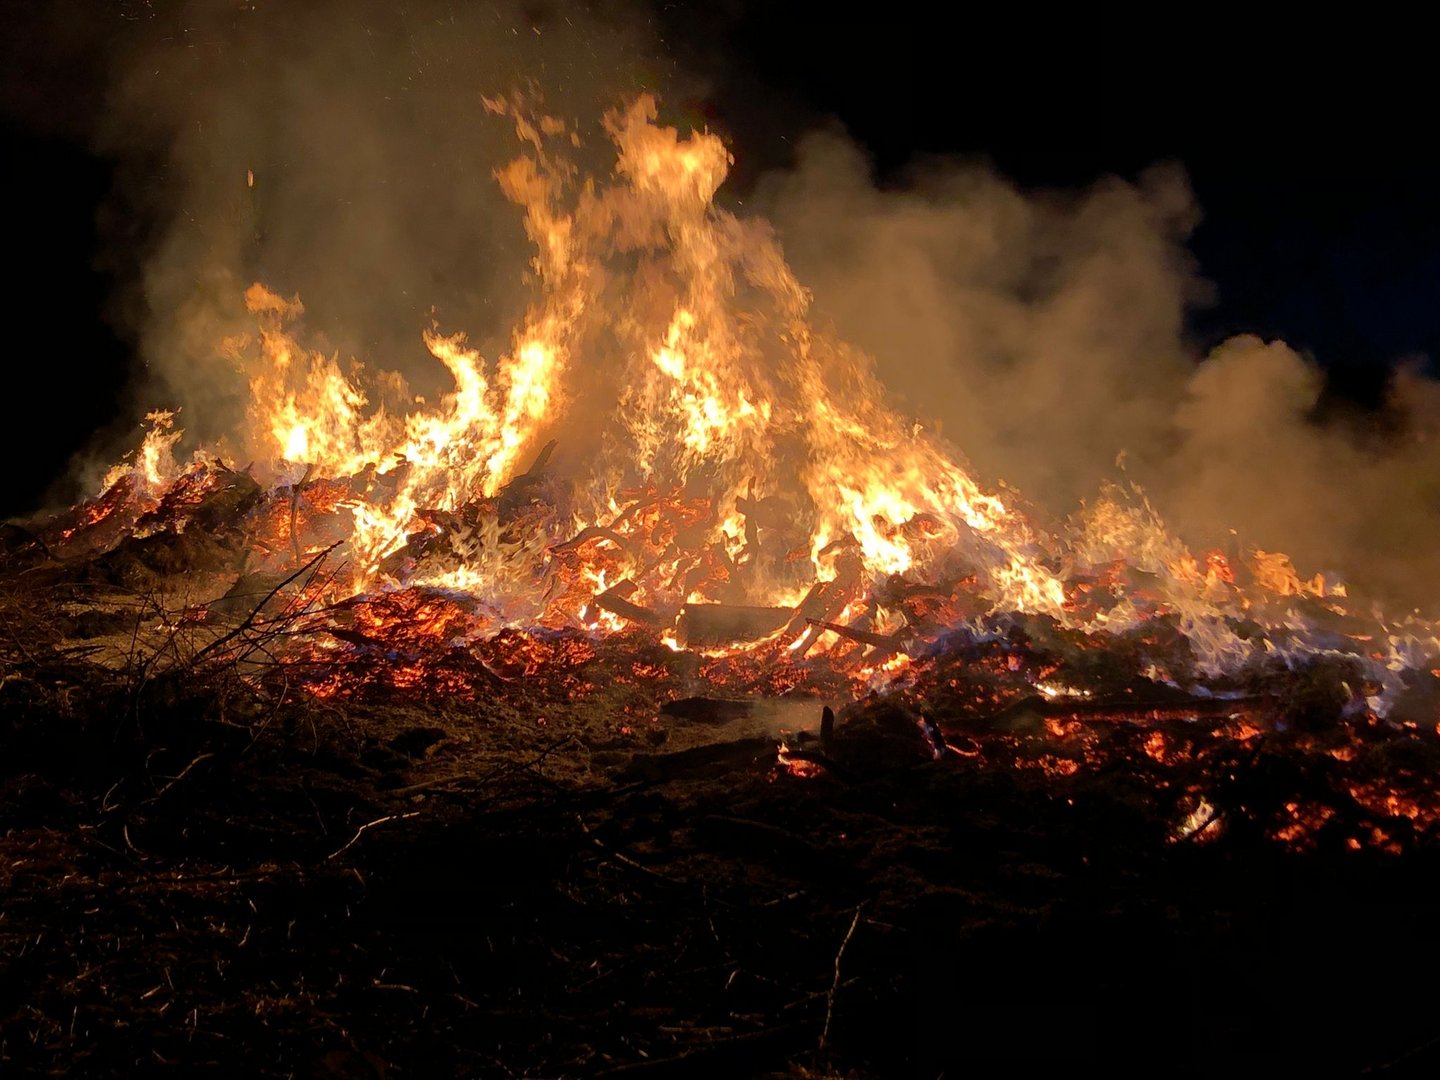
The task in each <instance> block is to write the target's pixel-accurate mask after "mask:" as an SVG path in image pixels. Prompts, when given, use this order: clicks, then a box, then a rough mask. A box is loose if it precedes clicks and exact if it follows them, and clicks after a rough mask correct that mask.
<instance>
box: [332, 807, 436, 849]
mask: <svg viewBox="0 0 1440 1080" xmlns="http://www.w3.org/2000/svg"><path fill="white" fill-rule="evenodd" d="M419 816H420V811H419V810H411V811H410V812H409V813H405V814H386V815H385V816H384V817H378V818H376V819H375V820H374V821H367V822H366V823H365V824H364V825H361V826H360V828H358V829H356V830H355V835H354V836H352V837H351V838H350V839H349V840H347V841H346V842H345V845H344V847H341V848H338V849H337V850H335V851H332V852H331V853H330V854H329V855H327V856H325V861H326V862H330V861H332V860H334V859H338V858H339V857H340V856H341V855H343V854H345V852H347V851H349V850H350V848H351V847H352V846H353V845H354V844H355V841H357V840H359V839H360V837H362V836H363V835H365V833H366V832H367V831H368V830H370V829H373V828H375V826H377V825H384V824H385V823H386V822H387V821H404V820H405V819H406V818H412V817H419Z"/></svg>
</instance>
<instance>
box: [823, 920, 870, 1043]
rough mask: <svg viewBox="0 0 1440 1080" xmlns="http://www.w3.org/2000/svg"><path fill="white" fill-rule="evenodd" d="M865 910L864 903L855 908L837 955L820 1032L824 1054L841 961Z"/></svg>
mask: <svg viewBox="0 0 1440 1080" xmlns="http://www.w3.org/2000/svg"><path fill="white" fill-rule="evenodd" d="M864 910H865V903H864V901H861V902H860V903H859V904H857V905H856V906H855V917H854V918H853V919H851V920H850V929H849V930H846V931H845V938H844V940H842V941H841V942H840V949H839V951H837V952H836V953H835V977H834V978H833V979H831V980H830V990H829V992H828V993H827V994H826V995H825V1027H824V1028H823V1029H821V1031H820V1050H821V1051H822V1052H823V1051H824V1049H825V1046H826V1044H827V1043H828V1042H829V1041H830V1021H831V1020H832V1019H834V1016H835V995H836V994H837V993H839V992H840V960H841V958H842V957H844V955H845V949H846V947H847V946H849V944H850V939H851V938H852V937H854V936H855V927H857V926H859V925H860V913H861V912H862V911H864Z"/></svg>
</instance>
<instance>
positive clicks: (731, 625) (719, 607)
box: [679, 604, 794, 646]
mask: <svg viewBox="0 0 1440 1080" xmlns="http://www.w3.org/2000/svg"><path fill="white" fill-rule="evenodd" d="M793 615H794V611H793V610H792V609H790V608H780V607H750V606H747V605H743V604H686V605H685V606H684V607H682V608H681V609H680V623H679V632H680V639H681V640H682V641H684V642H685V643H687V644H689V645H701V646H704V645H733V644H736V643H739V642H748V641H759V640H761V639H762V638H767V637H769V636H771V635H772V634H775V633H776V632H778V631H780V630H782V629H784V627H785V626H786V624H787V623H789V622H790V619H791V617H792V616H793Z"/></svg>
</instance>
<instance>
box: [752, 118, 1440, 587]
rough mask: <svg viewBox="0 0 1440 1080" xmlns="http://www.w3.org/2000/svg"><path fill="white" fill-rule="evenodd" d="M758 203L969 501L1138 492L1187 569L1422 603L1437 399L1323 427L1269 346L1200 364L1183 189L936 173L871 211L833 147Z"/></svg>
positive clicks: (1438, 512) (826, 145) (1406, 399)
mask: <svg viewBox="0 0 1440 1080" xmlns="http://www.w3.org/2000/svg"><path fill="white" fill-rule="evenodd" d="M757 202H758V204H759V205H760V206H762V207H763V208H764V212H766V213H767V214H768V215H769V216H771V218H772V219H773V220H774V222H775V223H776V226H777V228H778V230H779V233H780V236H781V239H782V240H783V242H784V243H785V245H786V251H787V254H788V256H789V258H790V260H791V262H792V263H793V265H794V266H795V268H796V271H797V273H798V275H799V276H800V278H801V279H802V280H803V281H805V282H806V283H807V284H808V285H810V286H811V287H812V288H813V289H814V292H815V302H816V308H817V310H818V312H819V313H821V315H822V316H823V317H827V318H829V319H830V320H832V321H833V324H834V326H835V328H836V330H837V331H838V332H839V334H840V335H841V336H843V337H847V338H849V339H851V340H853V341H855V342H857V343H858V344H860V345H862V346H863V347H864V348H865V349H866V350H868V351H869V352H870V353H872V354H873V355H874V356H875V357H876V358H877V362H878V364H879V366H880V369H881V372H882V374H883V375H884V378H885V382H886V384H887V385H888V386H889V387H890V388H891V389H892V390H893V391H894V392H895V393H896V394H897V395H898V396H899V397H900V399H901V400H902V401H903V403H904V404H905V406H906V407H907V408H909V409H910V410H911V411H913V412H914V413H916V414H917V415H919V416H921V417H923V418H926V419H929V420H931V421H932V422H938V423H939V424H940V425H941V426H942V428H943V431H944V433H945V434H946V435H947V436H948V437H949V438H950V439H951V440H952V441H953V442H954V443H955V444H956V445H957V446H959V447H960V448H961V449H962V450H963V451H964V453H965V454H967V455H968V456H969V458H970V460H971V461H972V462H973V464H974V465H975V467H976V468H977V470H978V471H979V473H980V474H981V476H982V478H983V479H985V480H987V481H989V482H991V483H994V482H996V481H998V480H1002V479H1003V480H1005V481H1008V482H1010V483H1012V484H1013V485H1014V486H1016V487H1018V488H1019V489H1020V490H1021V491H1022V492H1023V493H1025V494H1026V495H1027V496H1029V497H1030V498H1031V499H1033V500H1035V501H1037V502H1038V503H1040V504H1041V506H1043V507H1044V508H1046V509H1047V510H1049V511H1050V512H1051V513H1053V514H1057V515H1058V514H1064V513H1067V512H1069V511H1071V510H1072V509H1073V508H1075V507H1077V506H1078V505H1079V504H1080V503H1082V502H1083V501H1085V500H1087V499H1092V498H1093V497H1095V496H1096V494H1097V493H1098V491H1099V489H1100V485H1101V484H1102V483H1103V482H1105V481H1107V480H1111V481H1114V480H1122V479H1123V480H1126V481H1129V482H1135V483H1138V484H1140V485H1142V486H1143V488H1144V489H1145V491H1146V493H1147V494H1148V495H1149V497H1150V499H1151V502H1152V503H1153V504H1154V505H1155V506H1156V508H1157V509H1158V510H1159V511H1160V513H1161V514H1162V516H1163V517H1164V518H1165V519H1166V521H1167V523H1168V524H1169V525H1170V526H1171V527H1172V528H1173V529H1174V530H1175V531H1177V532H1178V533H1179V534H1180V535H1181V536H1182V537H1184V538H1185V539H1186V540H1187V541H1189V542H1190V543H1192V544H1193V545H1196V546H1200V547H1210V546H1220V547H1221V548H1222V549H1227V550H1233V549H1234V547H1235V546H1236V545H1237V544H1238V545H1240V546H1243V547H1246V548H1261V549H1265V550H1272V551H1274V550H1279V551H1285V552H1288V553H1290V554H1291V555H1292V556H1293V558H1294V560H1295V562H1296V564H1297V565H1298V566H1299V567H1301V569H1302V572H1306V573H1314V572H1321V571H1323V572H1327V573H1330V574H1338V575H1339V576H1340V577H1341V578H1342V579H1354V580H1356V581H1359V582H1361V583H1363V584H1364V585H1366V586H1367V587H1368V588H1369V589H1370V590H1372V591H1376V592H1379V593H1383V594H1385V595H1386V596H1387V597H1389V598H1390V599H1392V600H1393V599H1399V600H1402V601H1404V602H1405V603H1407V604H1423V605H1426V606H1430V605H1433V604H1434V603H1435V601H1436V600H1437V599H1440V597H1437V595H1436V593H1437V587H1440V556H1437V554H1436V550H1435V546H1434V545H1433V544H1432V543H1429V542H1427V538H1428V537H1430V536H1433V535H1434V534H1435V531H1436V529H1437V527H1440V499H1437V493H1440V470H1437V466H1440V453H1437V449H1436V446H1435V441H1434V432H1435V429H1436V426H1437V421H1440V412H1437V405H1440V386H1437V385H1436V384H1435V383H1433V382H1431V381H1430V380H1427V379H1425V378H1424V377H1422V376H1421V375H1420V374H1419V373H1418V371H1417V370H1415V369H1414V367H1413V366H1409V367H1400V368H1397V370H1396V371H1395V373H1394V375H1393V378H1392V381H1391V391H1390V400H1389V403H1388V405H1387V408H1386V409H1385V410H1384V413H1383V415H1382V416H1380V417H1360V416H1357V415H1345V414H1341V415H1339V416H1338V418H1337V416H1336V415H1335V410H1333V409H1328V410H1324V412H1323V414H1322V412H1321V410H1319V409H1318V406H1319V404H1320V401H1321V395H1322V392H1323V389H1324V384H1325V377H1324V373H1323V370H1322V369H1321V368H1320V367H1319V366H1318V364H1316V363H1315V362H1314V361H1313V360H1312V359H1310V358H1307V357H1304V356H1301V355H1299V354H1298V353H1297V352H1296V351H1294V350H1293V349H1291V348H1290V347H1288V346H1287V345H1286V344H1285V343H1283V342H1278V341H1276V342H1268V343H1267V342H1264V341H1261V340H1259V339H1258V338H1255V337H1252V336H1238V337H1235V338H1233V339H1231V340H1228V341H1226V342H1224V343H1223V344H1221V345H1220V346H1218V347H1216V348H1214V349H1213V350H1211V351H1209V352H1208V353H1202V352H1201V351H1199V350H1198V349H1197V348H1196V347H1195V346H1194V345H1193V343H1191V342H1190V341H1189V340H1187V335H1186V332H1185V318H1186V313H1187V311H1189V310H1191V308H1192V306H1193V305H1196V304H1201V303H1205V302H1206V301H1207V300H1208V298H1209V297H1210V295H1211V287H1210V286H1209V285H1208V284H1207V283H1206V282H1205V281H1204V280H1203V277H1202V276H1201V268H1200V267H1198V266H1197V265H1196V263H1195V261H1194V259H1193V258H1192V257H1191V256H1190V254H1189V253H1188V251H1187V249H1186V246H1185V245H1186V240H1187V237H1188V236H1189V234H1190V232H1191V230H1192V229H1193V228H1194V226H1195V225H1196V224H1197V223H1198V221H1199V213H1200V208H1199V207H1197V206H1196V204H1195V200H1194V198H1193V196H1192V194H1191V192H1190V190H1189V188H1188V186H1187V183H1186V179H1185V174H1184V171H1183V168H1182V167H1181V166H1180V165H1178V164H1166V163H1160V164H1157V165H1156V166H1155V167H1153V168H1151V169H1150V170H1148V171H1147V172H1145V173H1144V174H1142V175H1141V176H1140V177H1139V178H1138V180H1136V181H1135V182H1125V181H1122V180H1119V179H1114V178H1111V179H1105V180H1101V181H1100V182H1098V183H1096V184H1095V185H1093V186H1092V187H1091V188H1090V189H1088V190H1085V191H1079V192H1040V193H1034V192H1025V191H1021V190H1019V189H1018V188H1017V187H1016V186H1015V185H1014V184H1012V183H1010V182H1008V181H1007V180H1006V179H1004V178H1003V177H1001V176H998V175H996V174H995V173H994V172H993V171H992V170H991V169H990V168H988V167H987V166H986V165H984V164H983V163H975V162H953V161H952V162H932V163H930V164H928V165H927V166H925V167H923V168H921V169H919V170H917V171H915V172H914V173H912V174H911V175H910V177H909V178H908V181H907V182H905V183H903V184H900V185H891V186H887V187H886V188H884V189H881V188H880V187H878V186H877V185H876V184H875V183H874V182H873V179H872V176H871V171H870V167H869V163H868V161H867V160H866V158H865V155H864V154H863V152H862V151H861V150H860V149H858V148H857V147H856V146H854V145H853V143H851V142H850V141H849V140H847V139H846V138H845V137H844V135H843V134H842V133H838V132H836V131H828V132H823V133H819V134H815V135H812V136H811V137H810V138H809V139H807V140H806V141H805V142H804V143H802V144H801V146H800V150H799V154H798V162H797V165H796V167H795V168H794V169H793V170H791V171H788V172H786V173H783V174H775V175H771V176H769V177H767V178H766V180H765V182H764V183H763V185H762V188H761V192H760V198H759V199H758V200H757ZM1382 429H1383V430H1382Z"/></svg>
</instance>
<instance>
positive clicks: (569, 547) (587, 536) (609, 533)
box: [551, 525, 644, 564]
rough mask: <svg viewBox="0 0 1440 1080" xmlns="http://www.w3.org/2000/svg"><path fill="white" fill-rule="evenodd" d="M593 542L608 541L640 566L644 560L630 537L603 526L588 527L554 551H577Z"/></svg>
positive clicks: (557, 546)
mask: <svg viewBox="0 0 1440 1080" xmlns="http://www.w3.org/2000/svg"><path fill="white" fill-rule="evenodd" d="M592 540H608V541H610V543H612V544H614V545H615V546H616V547H617V548H619V549H620V550H621V551H622V552H623V553H624V554H625V555H626V556H627V557H628V558H629V559H630V560H631V562H633V563H636V564H639V563H641V562H643V561H644V560H643V559H642V558H641V553H640V550H639V549H638V548H637V547H636V545H635V542H634V541H633V540H631V539H630V538H629V537H628V536H622V535H621V534H620V533H618V532H616V531H615V530H614V529H607V528H605V527H604V526H601V525H586V526H585V528H583V529H581V530H580V531H579V532H578V533H576V534H575V535H574V536H572V537H571V538H570V539H569V540H566V541H565V542H564V543H563V544H556V545H555V547H554V548H552V549H551V550H553V551H554V552H556V553H557V554H563V553H565V552H570V551H576V550H578V549H579V548H581V547H583V546H584V545H585V544H588V543H590V541H592Z"/></svg>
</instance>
